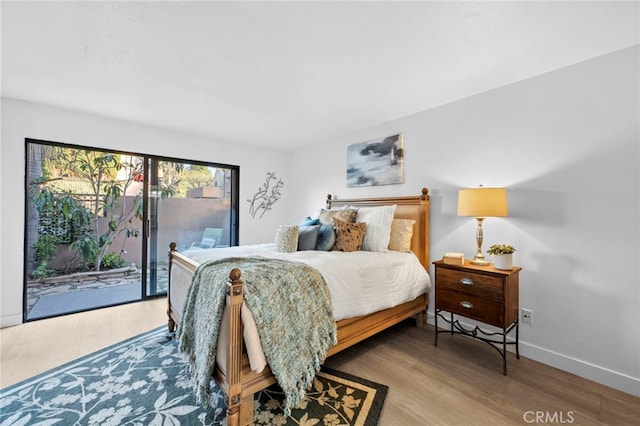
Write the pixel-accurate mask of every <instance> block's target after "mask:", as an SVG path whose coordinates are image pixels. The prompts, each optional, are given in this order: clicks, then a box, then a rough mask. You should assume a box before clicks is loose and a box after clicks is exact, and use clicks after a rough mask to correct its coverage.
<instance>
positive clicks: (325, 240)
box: [316, 225, 336, 251]
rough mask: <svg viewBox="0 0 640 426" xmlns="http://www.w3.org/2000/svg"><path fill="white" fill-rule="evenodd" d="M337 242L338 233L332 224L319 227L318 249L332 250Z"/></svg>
mask: <svg viewBox="0 0 640 426" xmlns="http://www.w3.org/2000/svg"><path fill="white" fill-rule="evenodd" d="M335 243H336V233H335V232H334V230H333V226H331V225H322V226H321V227H320V229H318V240H317V241H316V250H323V251H331V250H332V249H333V245H334V244H335Z"/></svg>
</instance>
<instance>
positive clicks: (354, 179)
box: [347, 133, 404, 187]
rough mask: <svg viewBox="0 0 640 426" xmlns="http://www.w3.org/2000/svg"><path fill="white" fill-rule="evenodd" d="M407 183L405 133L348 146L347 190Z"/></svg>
mask: <svg viewBox="0 0 640 426" xmlns="http://www.w3.org/2000/svg"><path fill="white" fill-rule="evenodd" d="M400 183H404V136H403V134H402V133H399V134H397V135H392V136H387V137H385V138H381V139H377V140H372V141H368V142H361V143H355V144H352V145H349V146H348V147H347V187H356V186H378V185H395V184H400Z"/></svg>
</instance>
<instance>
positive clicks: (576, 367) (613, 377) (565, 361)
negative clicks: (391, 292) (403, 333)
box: [427, 312, 640, 396]
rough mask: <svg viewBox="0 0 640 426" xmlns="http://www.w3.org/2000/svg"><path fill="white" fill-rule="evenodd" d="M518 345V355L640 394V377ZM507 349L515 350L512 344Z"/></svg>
mask: <svg viewBox="0 0 640 426" xmlns="http://www.w3.org/2000/svg"><path fill="white" fill-rule="evenodd" d="M438 322H439V321H438ZM427 323H428V324H431V325H435V321H434V317H433V313H431V312H429V313H428V315H427ZM461 324H462V325H463V326H465V327H469V328H473V327H474V325H471V324H465V323H463V322H461ZM508 340H510V341H513V339H510V338H508ZM519 346H520V348H519V349H520V356H524V357H526V358H529V359H532V360H534V361H538V362H540V363H542V364H546V365H549V366H551V367H554V368H558V369H560V370H563V371H566V372H569V373H571V374H575V375H576V376H580V377H584V378H585V379H589V380H593V381H594V382H596V383H600V384H603V385H605V386H609V387H612V388H614V389H617V390H620V391H622V392H626V393H629V394H631V395H635V396H640V378H637V377H631V376H628V375H626V374H622V373H619V372H617V371H613V370H610V369H608V368H604V367H601V366H598V365H594V364H591V363H588V362H586V361H582V360H580V359H577V358H572V357H570V356H567V355H563V354H560V353H558V352H554V351H552V350H549V349H545V348H542V347H540V346H536V345H532V344H530V343H527V342H524V341H522V339H520V345H519ZM507 349H508V350H509V351H513V352H515V350H514V349H513V347H512V346H510V347H508V348H507Z"/></svg>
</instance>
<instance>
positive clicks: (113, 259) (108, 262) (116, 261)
mask: <svg viewBox="0 0 640 426" xmlns="http://www.w3.org/2000/svg"><path fill="white" fill-rule="evenodd" d="M125 266H127V262H125V260H124V259H123V258H121V257H120V256H119V255H118V254H116V253H115V252H113V251H111V252H109V253H107V254H105V255H104V257H103V258H102V263H101V264H100V269H118V268H124V267H125Z"/></svg>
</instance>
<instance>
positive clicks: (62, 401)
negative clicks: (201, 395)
mask: <svg viewBox="0 0 640 426" xmlns="http://www.w3.org/2000/svg"><path fill="white" fill-rule="evenodd" d="M43 356H46V354H45V353H43ZM211 386H212V387H213V390H212V394H211V406H209V407H202V406H200V405H199V404H197V403H196V400H195V395H194V392H193V381H192V379H191V375H190V373H189V365H188V363H187V361H186V360H185V359H184V357H183V355H182V354H180V353H178V350H177V344H176V341H175V339H173V338H172V337H171V336H169V335H168V334H167V332H166V327H159V328H157V329H155V330H151V331H149V332H147V333H144V334H142V335H139V336H136V337H134V338H131V339H129V340H126V341H124V342H121V343H118V344H116V345H113V346H110V347H108V348H106V349H103V350H101V351H98V352H96V353H94V354H91V355H87V356H85V357H83V358H80V359H78V360H76V361H73V362H70V363H68V364H65V365H63V366H61V367H59V368H56V369H53V370H50V371H48V372H45V373H43V374H40V375H38V376H36V377H33V378H31V379H28V380H25V381H23V382H21V383H18V384H16V385H13V386H10V387H7V388H5V389H2V390H0V426H5V425H12V426H17V425H20V426H22V425H39V426H48V425H61V426H62V425H63V426H68V425H101V426H103V425H136V426H142V425H145V426H146V425H189V426H191V425H225V424H226V418H225V417H226V405H225V400H224V394H223V393H222V391H221V390H220V388H218V387H217V385H216V384H215V382H212V383H211ZM386 394H387V387H386V386H384V385H380V384H377V383H373V382H370V381H367V380H364V379H361V378H358V377H355V376H351V375H348V374H344V373H341V372H338V371H334V370H330V369H326V368H323V370H322V371H321V372H320V373H318V375H317V376H316V378H315V380H314V382H313V386H312V388H311V389H309V391H308V392H307V397H306V398H305V399H304V400H303V401H301V402H300V404H298V406H297V407H295V408H294V409H293V410H292V413H291V416H290V417H285V416H284V415H283V412H282V408H281V407H282V401H283V393H282V391H281V390H280V389H279V388H278V387H277V386H272V387H270V388H268V389H265V390H263V391H262V392H260V393H259V394H258V395H257V397H256V401H255V404H256V415H255V419H254V424H255V425H306V426H311V425H316V424H317V425H367V426H369V425H377V424H378V422H379V418H380V414H381V411H382V407H383V405H384V401H385V398H386Z"/></svg>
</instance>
